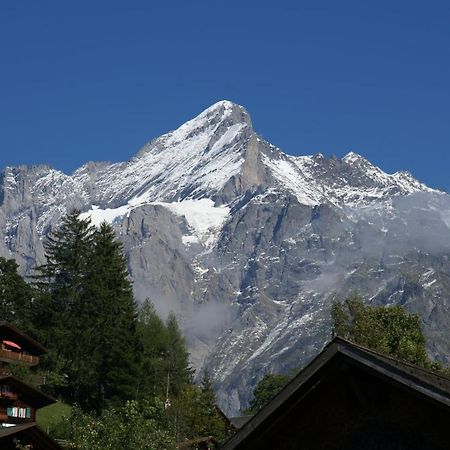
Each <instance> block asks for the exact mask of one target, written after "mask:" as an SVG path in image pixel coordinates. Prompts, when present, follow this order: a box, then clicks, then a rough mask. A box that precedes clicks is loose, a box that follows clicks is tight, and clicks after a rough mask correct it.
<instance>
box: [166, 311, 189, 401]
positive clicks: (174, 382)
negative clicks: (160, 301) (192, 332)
mask: <svg viewBox="0 0 450 450" xmlns="http://www.w3.org/2000/svg"><path fill="white" fill-rule="evenodd" d="M166 327H167V344H168V353H167V372H168V374H169V379H170V383H169V393H170V394H171V395H174V396H177V395H178V394H179V393H180V392H181V390H182V388H183V386H184V385H186V384H189V383H191V381H192V373H193V371H192V369H191V368H190V366H189V353H188V351H187V349H186V342H185V340H184V337H183V335H182V334H181V331H180V327H179V326H178V322H177V319H176V316H175V313H173V312H171V313H170V314H169V316H168V318H167V321H166Z"/></svg>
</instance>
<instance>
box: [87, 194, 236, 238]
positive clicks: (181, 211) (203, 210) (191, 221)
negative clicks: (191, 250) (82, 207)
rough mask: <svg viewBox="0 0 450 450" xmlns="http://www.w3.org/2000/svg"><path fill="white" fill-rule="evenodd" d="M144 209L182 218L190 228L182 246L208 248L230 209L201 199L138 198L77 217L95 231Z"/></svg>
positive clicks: (95, 209)
mask: <svg viewBox="0 0 450 450" xmlns="http://www.w3.org/2000/svg"><path fill="white" fill-rule="evenodd" d="M144 205H159V206H162V207H164V208H167V209H168V210H170V211H171V212H172V213H173V214H176V215H177V216H183V217H184V218H185V219H186V222H187V223H188V225H189V227H190V228H191V232H192V234H191V235H187V236H183V243H184V244H185V245H190V244H192V243H197V242H202V243H206V244H208V245H210V244H211V243H212V240H211V238H215V236H216V232H217V231H218V230H219V229H220V227H221V226H222V225H223V223H224V222H225V220H226V219H227V218H228V216H229V212H230V208H228V207H227V206H223V205H222V206H217V207H216V206H214V202H213V201H212V200H210V199H207V198H204V199H200V200H184V201H182V202H173V203H165V202H147V203H145V202H144V201H143V199H142V197H141V198H139V199H133V200H130V202H129V203H127V204H126V205H123V206H120V207H118V208H114V209H111V208H106V209H101V208H99V207H98V206H95V205H94V206H92V208H91V209H90V210H89V211H87V212H84V213H82V214H80V219H87V218H90V219H91V222H92V224H93V225H95V226H96V227H98V226H100V224H101V223H102V222H103V221H105V222H107V223H109V224H112V223H114V222H116V221H120V220H122V219H123V218H124V217H129V215H130V212H131V211H132V210H133V209H135V208H139V207H140V206H144Z"/></svg>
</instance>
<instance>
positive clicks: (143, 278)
mask: <svg viewBox="0 0 450 450" xmlns="http://www.w3.org/2000/svg"><path fill="white" fill-rule="evenodd" d="M73 208H77V209H79V210H81V211H82V217H91V218H92V220H93V222H94V223H95V224H98V223H100V221H101V220H103V219H105V220H107V221H109V222H110V223H112V224H113V226H114V228H115V231H116V233H117V236H118V238H119V239H120V240H121V242H122V243H123V246H124V252H125V256H126V259H127V263H128V269H129V272H130V277H131V279H132V281H133V283H134V290H135V295H136V297H137V298H138V299H139V300H143V299H145V298H146V297H149V298H150V299H151V300H152V301H154V303H155V305H156V307H157V309H158V311H159V312H160V313H161V314H163V315H164V314H167V313H168V311H169V310H174V311H175V312H176V313H177V316H178V318H179V320H180V324H181V326H182V327H183V330H184V331H185V333H186V335H187V338H188V342H189V347H190V350H191V354H192V361H193V364H194V365H195V367H196V368H197V369H199V370H200V369H201V368H202V367H207V368H208V370H209V371H210V373H211V375H212V376H213V377H214V379H215V381H216V389H217V395H218V399H219V401H220V404H221V406H222V407H223V408H224V410H226V411H227V412H229V413H236V412H237V411H238V410H239V409H240V408H241V407H242V406H245V405H246V404H247V403H248V400H249V395H250V393H251V390H252V387H253V386H254V384H255V383H256V381H257V379H258V377H260V376H261V375H262V374H263V373H264V372H265V371H287V370H289V369H290V368H292V367H298V366H300V365H302V364H304V363H306V362H307V361H308V360H309V359H310V358H312V357H313V356H314V355H315V354H316V353H317V352H318V351H319V350H320V348H321V346H322V345H323V344H324V343H325V342H326V340H327V338H328V336H329V333H330V317H329V310H330V306H331V304H332V302H333V301H335V300H336V299H339V298H344V297H345V295H346V294H347V293H349V292H351V291H352V290H353V289H358V290H360V291H361V292H364V294H365V296H366V300H367V301H368V302H372V303H377V304H397V303H399V304H403V305H404V306H405V307H406V308H407V309H408V310H409V311H411V312H415V313H418V314H420V316H421V318H422V323H423V326H424V329H425V330H426V332H427V333H428V335H429V336H430V337H431V340H430V345H429V351H430V353H431V354H432V355H434V356H435V357H438V358H441V359H442V360H444V361H445V360H446V358H448V354H450V343H448V341H447V340H446V338H445V336H446V334H445V333H446V331H445V330H446V329H447V328H448V326H450V319H449V317H450V314H448V313H449V312H450V311H449V308H450V307H449V303H450V302H449V301H448V300H447V294H446V293H447V292H450V277H449V275H448V274H449V273H450V263H449V256H450V239H448V238H449V237H450V196H448V195H447V194H445V193H443V192H440V191H437V190H434V189H431V188H428V187H427V186H425V185H424V184H422V183H421V182H419V181H418V180H416V179H415V178H414V177H412V176H411V175H410V174H407V173H403V172H397V173H394V174H387V173H385V172H384V171H382V170H381V169H379V168H378V167H376V166H375V165H373V164H371V163H370V162H369V161H368V160H367V159H365V158H364V157H362V156H360V155H358V154H356V153H354V152H349V153H348V154H347V155H346V156H344V157H343V158H336V157H331V158H326V157H324V156H323V155H321V154H316V155H311V156H289V155H287V154H285V153H284V152H282V151H281V150H280V149H279V148H277V147H276V146H274V145H272V144H270V143H269V142H267V141H265V140H264V139H262V137H261V136H259V135H258V134H257V133H256V132H255V131H254V130H253V126H252V122H251V118H250V116H249V114H248V113H247V111H246V110H245V108H243V107H242V106H239V105H236V104H233V103H231V102H229V101H221V102H218V103H216V104H214V105H212V106H211V107H210V108H208V109H206V110H205V111H203V112H202V113H200V114H199V115H198V116H196V117H195V118H194V119H192V120H190V121H188V122H187V123H185V124H183V125H181V126H180V127H178V128H177V129H175V130H173V131H170V132H168V133H166V134H164V135H163V136H160V137H157V138H155V139H152V140H151V141H150V142H148V143H147V144H145V145H144V146H143V147H141V149H140V150H139V151H138V152H137V154H136V155H135V156H134V157H133V158H132V159H130V161H126V162H119V163H107V162H100V163H95V162H88V163H86V164H84V165H83V166H82V167H80V168H79V169H77V170H75V171H74V172H73V173H72V174H71V175H66V174H64V173H62V172H60V171H57V170H55V169H53V168H51V167H50V166H47V165H37V166H32V167H27V166H20V167H16V168H11V167H8V168H5V169H4V170H3V172H2V175H1V176H0V230H4V231H3V235H2V239H0V255H2V256H6V257H14V258H15V259H16V260H17V261H18V262H19V264H20V267H21V271H22V273H24V274H30V273H31V272H32V269H33V267H34V265H36V264H42V263H43V262H44V249H43V241H44V240H45V236H46V235H47V234H48V233H49V232H50V230H51V229H52V228H54V227H55V226H57V225H58V223H59V220H60V218H61V217H62V216H63V215H64V214H66V213H67V212H69V211H70V210H71V209H73Z"/></svg>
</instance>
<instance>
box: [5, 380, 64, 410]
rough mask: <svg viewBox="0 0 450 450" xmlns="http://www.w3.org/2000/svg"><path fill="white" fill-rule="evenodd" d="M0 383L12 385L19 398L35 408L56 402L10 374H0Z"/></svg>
mask: <svg viewBox="0 0 450 450" xmlns="http://www.w3.org/2000/svg"><path fill="white" fill-rule="evenodd" d="M0 384H7V385H9V386H12V387H14V388H15V389H16V391H17V393H18V394H19V398H20V399H21V400H23V401H24V402H25V403H27V404H29V405H30V406H32V407H33V408H35V409H39V408H43V407H44V406H48V405H52V404H53V403H56V400H55V399H54V398H53V397H52V396H50V395H47V394H44V393H43V392H41V391H39V390H38V389H35V388H34V387H33V386H30V385H29V384H26V383H24V382H23V381H21V380H19V379H18V378H16V377H14V376H12V375H7V376H0Z"/></svg>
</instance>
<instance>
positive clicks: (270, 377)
mask: <svg viewBox="0 0 450 450" xmlns="http://www.w3.org/2000/svg"><path fill="white" fill-rule="evenodd" d="M290 379H291V377H290V376H288V375H283V374H267V375H264V377H263V378H262V379H261V380H260V381H259V382H258V384H257V385H256V387H255V389H254V390H253V400H252V401H251V402H250V407H249V408H248V409H247V410H245V413H246V414H255V413H257V412H258V411H259V410H260V409H262V408H263V407H264V406H265V405H266V404H267V403H268V402H269V401H270V400H272V398H273V397H275V395H277V394H278V392H280V391H281V389H283V388H284V386H286V384H287V383H288V382H289V381H290Z"/></svg>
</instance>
